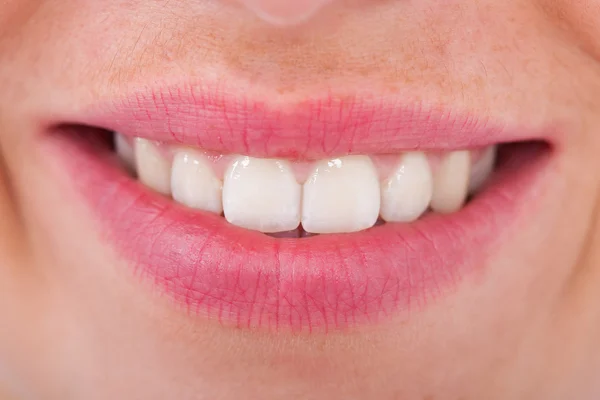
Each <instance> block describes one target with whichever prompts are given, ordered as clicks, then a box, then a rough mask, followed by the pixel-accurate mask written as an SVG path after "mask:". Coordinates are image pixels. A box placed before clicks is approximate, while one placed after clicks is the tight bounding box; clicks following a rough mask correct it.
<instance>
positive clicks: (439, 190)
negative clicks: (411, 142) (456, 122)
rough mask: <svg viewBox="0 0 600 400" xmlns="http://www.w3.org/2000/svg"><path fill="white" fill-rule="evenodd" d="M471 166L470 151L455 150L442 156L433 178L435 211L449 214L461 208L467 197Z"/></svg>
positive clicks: (433, 205)
mask: <svg viewBox="0 0 600 400" xmlns="http://www.w3.org/2000/svg"><path fill="white" fill-rule="evenodd" d="M470 168H471V154H470V153H469V152H468V151H453V152H451V153H449V154H447V155H445V156H444V157H443V158H442V160H441V163H440V165H439V166H438V170H437V171H436V172H435V174H434V179H433V197H432V199H431V208H432V210H433V211H436V212H439V213H443V214H448V213H453V212H456V211H458V210H460V208H461V207H462V206H463V204H464V202H465V200H466V198H467V189H468V186H469V171H470Z"/></svg>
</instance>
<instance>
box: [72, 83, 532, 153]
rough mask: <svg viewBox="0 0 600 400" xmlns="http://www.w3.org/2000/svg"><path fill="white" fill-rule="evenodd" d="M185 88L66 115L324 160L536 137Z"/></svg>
mask: <svg viewBox="0 0 600 400" xmlns="http://www.w3.org/2000/svg"><path fill="white" fill-rule="evenodd" d="M228 94H229V91H227V90H224V89H222V88H221V90H209V88H205V87H199V86H191V85H190V86H184V87H183V88H170V89H167V90H161V91H148V90H145V91H139V92H137V93H136V94H135V95H133V96H129V97H126V98H122V99H119V100H116V101H114V100H113V101H110V102H106V103H103V104H102V105H101V106H100V107H98V106H97V105H94V106H93V107H91V109H90V110H89V111H88V112H84V113H83V114H84V115H83V116H82V115H81V114H79V115H77V116H74V117H73V116H69V117H68V118H66V119H68V120H69V121H70V122H75V123H84V124H89V125H94V126H99V127H102V128H105V129H107V130H112V131H116V132H119V133H122V134H124V135H128V136H138V137H144V138H148V139H154V140H158V141H166V142H175V143H183V144H187V145H192V146H197V147H200V148H203V149H206V150H214V151H216V152H222V153H233V154H236V153H239V154H246V155H252V156H256V157H281V158H291V159H302V158H305V159H320V158H325V157H329V156H336V155H340V154H344V155H346V154H376V153H395V152H400V151H406V150H410V149H443V150H450V149H465V148H473V147H479V146H486V145H490V144H493V143H497V142H508V141H510V142H515V141H523V140H530V139H539V134H537V135H534V134H532V133H531V132H529V131H527V130H519V129H514V130H508V129H504V127H503V126H502V124H492V123H490V122H489V121H488V120H487V119H482V118H476V117H474V116H472V115H459V114H455V113H452V112H448V111H446V110H443V109H441V107H438V108H435V107H434V108H429V109H426V108H425V107H424V106H423V105H421V104H417V105H413V106H410V107H407V106H404V105H402V104H400V102H399V101H398V99H396V98H381V97H375V96H360V97H359V96H345V97H336V96H333V95H328V96H325V97H323V96H322V97H315V98H312V99H308V100H304V101H302V102H294V103H293V104H285V103H280V102H276V101H273V100H269V99H264V100H256V99H250V98H247V97H243V96H241V95H240V96H237V97H233V96H229V95H228Z"/></svg>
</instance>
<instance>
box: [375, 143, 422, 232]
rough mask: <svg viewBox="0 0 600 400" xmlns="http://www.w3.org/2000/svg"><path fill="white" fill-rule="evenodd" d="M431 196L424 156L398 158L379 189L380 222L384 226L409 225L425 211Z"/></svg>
mask: <svg viewBox="0 0 600 400" xmlns="http://www.w3.org/2000/svg"><path fill="white" fill-rule="evenodd" d="M432 194H433V176H432V173H431V167H430V166H429V161H428V160H427V156H426V155H425V154H423V153H407V154H404V155H402V156H401V158H400V164H399V165H398V168H396V170H395V172H394V173H393V174H392V176H390V178H388V179H387V180H386V181H385V182H383V185H382V187H381V218H383V219H384V220H385V221H387V222H412V221H414V220H416V219H418V218H419V217H420V216H421V214H423V213H424V212H425V210H427V207H429V203H430V202H431V196H432Z"/></svg>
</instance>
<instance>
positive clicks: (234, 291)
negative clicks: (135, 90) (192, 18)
mask: <svg viewBox="0 0 600 400" xmlns="http://www.w3.org/2000/svg"><path fill="white" fill-rule="evenodd" d="M165 93H169V95H168V96H166V95H165ZM99 110H100V111H98V109H97V113H95V114H94V113H91V114H89V115H86V116H84V117H81V116H80V118H71V119H69V121H68V122H75V123H86V124H90V125H97V126H101V127H103V128H107V129H112V130H117V131H119V132H121V133H123V134H126V135H132V136H141V137H147V138H153V139H159V140H168V141H178V142H184V143H187V144H196V145H198V146H200V147H203V148H208V149H211V150H215V151H219V152H223V153H229V152H239V153H244V154H248V153H250V154H252V155H256V156H284V155H285V156H291V157H301V158H314V157H322V156H325V155H340V154H347V153H376V152H382V151H385V152H394V151H398V150H401V149H402V150H405V149H412V148H425V147H427V148H438V149H452V148H465V147H471V146H480V145H487V144H490V143H497V142H506V141H514V140H519V139H528V138H534V137H536V136H534V135H530V136H525V135H526V134H525V133H524V132H523V131H518V132H516V131H511V132H509V131H507V130H504V129H499V128H497V127H492V126H491V125H490V124H488V123H483V122H478V121H476V120H474V119H471V118H460V117H458V116H454V115H453V114H451V113H437V114H436V113H422V112H420V111H418V110H417V109H416V108H412V109H407V108H398V107H396V106H395V102H384V101H376V100H371V101H367V100H361V101H357V100H356V99H353V100H339V99H333V98H332V99H328V100H327V101H317V102H305V103H302V104H301V105H300V106H299V107H298V108H291V107H290V108H289V110H285V111H284V110H282V109H277V108H276V107H275V106H268V105H266V103H257V102H250V101H233V100H231V99H229V100H227V99H226V98H225V96H224V95H214V93H210V94H209V93H204V92H195V91H194V90H191V89H188V90H186V91H181V90H179V91H174V90H170V91H167V92H162V94H156V93H155V94H149V93H148V94H146V93H142V94H137V95H136V96H134V97H133V98H130V99H129V100H127V101H119V102H117V103H111V105H110V106H103V107H100V108H99ZM85 136H86V135H76V134H69V135H61V134H54V135H48V136H47V137H48V138H49V139H50V140H48V141H47V143H49V144H50V147H51V148H50V154H54V157H53V158H52V159H53V160H54V161H60V163H59V164H58V169H57V171H58V173H59V174H60V175H61V176H62V181H63V182H64V184H65V185H68V186H69V187H73V183H72V182H73V180H74V181H75V182H76V184H75V187H76V189H77V192H78V193H80V194H82V195H83V198H84V199H85V202H86V203H87V204H89V205H90V210H91V212H92V214H93V215H94V216H95V218H96V219H97V220H98V221H99V223H100V225H101V226H102V229H104V230H105V231H106V233H107V235H106V236H107V237H108V238H109V242H110V243H111V244H112V245H114V246H115V248H116V249H117V250H118V252H119V253H120V254H121V255H122V256H123V257H124V258H125V259H127V260H129V263H130V264H131V265H133V266H134V267H135V268H136V271H135V272H137V273H136V275H141V276H144V277H146V278H148V280H149V281H150V282H153V283H155V284H157V285H159V287H160V288H161V289H163V290H164V292H165V293H167V294H168V295H169V296H170V297H171V298H173V299H175V300H176V301H177V303H178V304H180V305H182V306H183V307H184V308H185V309H186V310H187V311H189V313H190V314H191V315H196V316H206V317H209V318H215V319H217V320H219V321H220V322H222V323H223V324H226V325H234V326H238V327H245V328H264V329H268V330H280V329H290V330H292V331H297V332H299V331H319V330H324V331H329V330H335V329H345V328H349V327H353V326H356V325H360V324H364V323H376V322H378V321H380V320H381V319H382V318H383V317H386V316H388V317H389V316H395V315H398V313H402V311H410V312H412V311H415V310H417V309H418V308H420V307H423V306H425V305H427V304H428V302H429V301H430V300H432V299H436V298H438V297H440V296H441V295H443V294H445V293H451V292H452V290H453V289H457V288H458V286H459V285H460V282H461V281H462V280H463V278H464V277H465V276H468V275H473V274H479V273H483V272H485V268H484V267H485V265H486V260H487V258H488V257H490V256H491V255H493V254H494V250H495V249H496V248H498V246H499V245H500V243H501V242H502V241H504V240H505V239H506V238H507V237H509V236H511V235H510V234H509V232H511V231H514V229H517V228H518V226H519V225H521V224H523V223H524V220H526V218H523V217H524V216H526V215H527V213H528V211H532V210H531V206H530V204H534V203H535V202H534V201H532V200H533V199H532V197H533V196H537V195H539V194H540V192H542V191H541V190H540V185H542V184H543V183H544V182H545V181H546V179H543V178H544V177H545V176H546V174H544V171H546V170H547V168H545V167H546V165H547V162H548V161H549V160H550V159H551V158H550V157H549V155H548V154H549V153H548V154H544V155H542V156H539V155H540V154H536V155H538V156H539V157H535V158H536V161H535V162H531V161H527V160H528V158H531V154H534V153H536V152H535V151H534V152H533V153H531V152H530V153H527V151H529V150H523V154H521V156H513V157H510V158H509V159H508V160H507V161H506V162H505V163H504V164H505V165H504V166H503V167H502V168H501V171H500V172H499V173H498V174H497V176H496V178H495V181H494V182H493V183H491V185H490V187H489V188H488V190H487V191H486V192H484V193H482V194H481V195H480V196H479V197H478V198H477V199H476V200H475V201H473V202H472V203H470V204H469V205H467V206H466V207H465V208H464V209H463V210H461V211H460V212H458V213H456V214H453V215H446V216H439V215H433V214H432V215H428V216H426V217H425V218H423V219H421V220H419V221H417V222H416V223H413V224H408V225H407V224H387V225H383V226H379V227H376V228H373V229H371V230H368V231H364V232H360V233H355V234H346V235H322V236H317V237H312V238H306V239H299V240H298V239H274V238H271V237H268V236H265V235H263V234H260V233H258V232H252V231H247V230H244V229H241V228H237V227H234V226H232V225H229V224H228V223H226V222H225V220H224V219H223V218H221V217H217V216H213V215H210V214H207V213H203V212H197V211H192V210H189V209H186V208H184V207H182V206H180V205H178V204H176V203H174V202H173V201H171V200H169V199H166V198H163V197H161V196H159V195H156V194H154V193H152V192H150V191H149V190H148V189H146V188H144V187H143V186H142V185H140V184H139V183H137V182H135V181H133V180H132V179H131V178H129V177H127V176H126V175H125V174H124V173H123V172H122V171H121V170H120V169H119V167H118V166H116V165H115V163H114V161H112V160H113V158H112V157H111V156H110V154H109V152H108V151H99V150H98V148H97V147H95V146H93V145H90V142H89V141H87V140H84V137H85ZM539 137H540V135H537V138H539ZM538 153H540V152H538ZM73 177H76V179H73ZM490 210H491V211H492V212H491V213H490Z"/></svg>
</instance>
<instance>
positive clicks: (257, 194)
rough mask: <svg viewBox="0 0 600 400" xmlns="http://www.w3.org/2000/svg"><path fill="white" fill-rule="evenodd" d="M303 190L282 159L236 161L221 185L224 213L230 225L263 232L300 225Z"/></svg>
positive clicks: (240, 159) (272, 231)
mask: <svg viewBox="0 0 600 400" xmlns="http://www.w3.org/2000/svg"><path fill="white" fill-rule="evenodd" d="M301 196H302V187H301V186H300V184H298V182H296V178H295V176H294V172H293V171H292V168H291V166H290V164H289V163H288V162H287V161H283V160H269V159H259V158H252V157H239V158H237V159H236V160H235V161H234V162H233V163H232V164H231V166H230V167H229V169H228V170H227V173H226V174H225V180H224V182H223V210H224V213H225V218H226V219H227V221H229V222H230V223H232V224H234V225H237V226H241V227H243V228H247V229H253V230H258V231H261V232H265V233H274V232H285V231H290V230H294V229H296V228H297V227H298V226H299V225H300V199H301Z"/></svg>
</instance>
